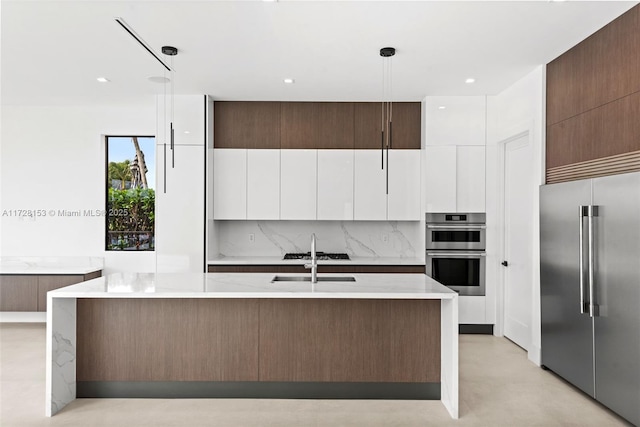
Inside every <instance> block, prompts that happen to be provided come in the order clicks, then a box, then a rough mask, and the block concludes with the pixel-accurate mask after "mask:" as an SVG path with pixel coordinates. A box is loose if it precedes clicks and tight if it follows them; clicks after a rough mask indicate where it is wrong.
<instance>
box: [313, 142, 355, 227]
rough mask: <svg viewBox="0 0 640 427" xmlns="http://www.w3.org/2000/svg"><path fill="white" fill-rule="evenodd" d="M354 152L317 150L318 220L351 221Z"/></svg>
mask: <svg viewBox="0 0 640 427" xmlns="http://www.w3.org/2000/svg"><path fill="white" fill-rule="evenodd" d="M353 152H354V150H318V219H319V220H353V156H354V153H353Z"/></svg>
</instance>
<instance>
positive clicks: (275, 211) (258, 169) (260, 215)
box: [247, 150, 280, 219]
mask: <svg viewBox="0 0 640 427" xmlns="http://www.w3.org/2000/svg"><path fill="white" fill-rule="evenodd" d="M247 219H280V150H247Z"/></svg>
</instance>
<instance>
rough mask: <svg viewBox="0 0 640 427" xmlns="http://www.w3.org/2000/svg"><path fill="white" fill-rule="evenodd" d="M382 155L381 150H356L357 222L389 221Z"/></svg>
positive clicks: (355, 206)
mask: <svg viewBox="0 0 640 427" xmlns="http://www.w3.org/2000/svg"><path fill="white" fill-rule="evenodd" d="M381 153H382V152H381V150H355V160H354V163H355V174H354V175H355V176H354V218H353V219H355V220H356V221H384V220H386V219H387V192H386V185H387V181H386V180H387V178H386V176H387V174H386V171H384V170H383V169H382V159H381V155H382V154H381ZM385 162H386V159H385Z"/></svg>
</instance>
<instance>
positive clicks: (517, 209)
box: [501, 133, 534, 350]
mask: <svg viewBox="0 0 640 427" xmlns="http://www.w3.org/2000/svg"><path fill="white" fill-rule="evenodd" d="M532 154H533V153H532V148H531V144H530V143H529V134H528V133H527V134H525V135H523V136H520V137H518V138H516V139H514V140H512V141H509V142H507V143H505V145H504V234H503V235H504V255H505V256H504V259H503V266H502V267H501V268H502V269H503V272H504V335H505V336H506V337H507V338H509V339H510V340H511V341H513V342H515V343H516V344H518V345H519V346H520V347H522V348H524V349H525V350H529V347H530V343H531V299H532V296H533V293H532V292H533V283H532V279H531V273H532V265H531V264H532V247H533V231H532V230H533V211H532V209H533V190H534V186H533V183H532V179H533V177H532V172H533V168H532V161H533V156H532ZM505 263H506V265H505Z"/></svg>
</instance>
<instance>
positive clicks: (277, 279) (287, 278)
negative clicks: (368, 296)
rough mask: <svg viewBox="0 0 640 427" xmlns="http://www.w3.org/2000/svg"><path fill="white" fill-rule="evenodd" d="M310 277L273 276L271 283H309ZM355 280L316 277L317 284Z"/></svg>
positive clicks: (337, 277) (340, 277) (339, 277)
mask: <svg viewBox="0 0 640 427" xmlns="http://www.w3.org/2000/svg"><path fill="white" fill-rule="evenodd" d="M310 281H311V276H274V277H273V279H271V283H273V282H310ZM355 281H356V278H355V277H352V276H328V277H325V276H321V277H318V282H355Z"/></svg>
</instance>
